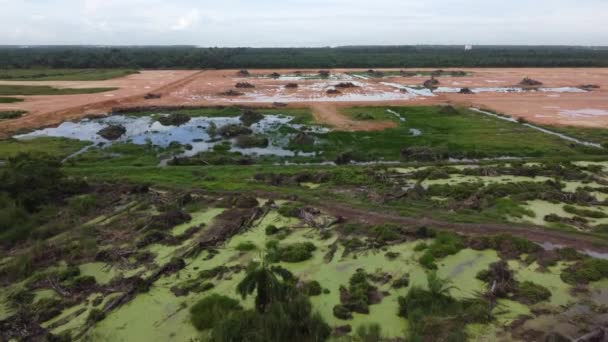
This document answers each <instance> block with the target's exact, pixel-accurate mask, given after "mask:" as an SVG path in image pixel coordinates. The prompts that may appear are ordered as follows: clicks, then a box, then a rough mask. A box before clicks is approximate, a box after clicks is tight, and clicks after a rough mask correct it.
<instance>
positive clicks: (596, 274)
mask: <svg viewBox="0 0 608 342" xmlns="http://www.w3.org/2000/svg"><path fill="white" fill-rule="evenodd" d="M561 278H562V280H563V281H565V282H566V283H570V284H587V283H589V282H592V281H598V280H602V279H603V278H608V260H602V259H592V258H587V259H585V260H583V261H580V262H578V263H576V264H574V265H572V266H570V267H568V268H566V269H565V270H563V271H562V274H561Z"/></svg>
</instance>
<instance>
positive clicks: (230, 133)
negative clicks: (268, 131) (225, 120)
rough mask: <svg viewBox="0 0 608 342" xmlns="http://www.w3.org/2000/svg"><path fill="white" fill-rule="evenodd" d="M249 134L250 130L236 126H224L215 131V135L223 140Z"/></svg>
mask: <svg viewBox="0 0 608 342" xmlns="http://www.w3.org/2000/svg"><path fill="white" fill-rule="evenodd" d="M251 133H252V131H251V129H249V128H247V127H245V126H241V125H236V124H230V125H225V126H222V127H220V128H218V129H217V134H219V135H221V136H223V137H225V138H234V137H237V136H239V135H247V134H251Z"/></svg>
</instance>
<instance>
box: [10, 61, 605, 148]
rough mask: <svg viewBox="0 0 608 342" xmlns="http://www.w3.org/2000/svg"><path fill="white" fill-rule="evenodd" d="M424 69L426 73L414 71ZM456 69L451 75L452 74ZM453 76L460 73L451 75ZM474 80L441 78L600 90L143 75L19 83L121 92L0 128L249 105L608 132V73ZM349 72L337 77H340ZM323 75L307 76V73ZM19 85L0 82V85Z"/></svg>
mask: <svg viewBox="0 0 608 342" xmlns="http://www.w3.org/2000/svg"><path fill="white" fill-rule="evenodd" d="M416 70H420V69H416ZM446 70H450V69H446ZM453 70H455V69H453ZM458 70H464V71H468V72H470V73H471V75H469V76H464V77H438V78H437V79H438V80H439V81H440V86H442V87H471V88H472V87H509V86H516V85H517V84H518V83H519V82H520V81H521V80H522V79H523V78H524V77H530V78H533V79H536V80H539V81H541V82H543V86H544V87H577V86H580V85H583V84H595V85H598V86H600V88H599V89H597V90H595V91H592V92H587V93H558V92H551V93H545V92H527V93H496V92H488V93H480V94H457V93H441V94H437V95H436V96H433V97H414V96H409V95H407V94H403V93H400V92H399V90H398V89H396V88H394V87H391V86H389V85H386V84H385V83H396V84H401V85H420V84H422V83H423V82H424V81H425V80H426V79H428V78H427V77H394V78H384V79H368V80H363V79H353V80H349V81H352V82H354V83H356V84H358V85H359V87H354V88H347V89H340V91H341V92H342V94H339V95H329V94H327V89H330V88H332V86H333V85H335V84H336V83H339V82H342V81H344V80H339V79H335V80H321V79H307V80H294V79H272V78H268V77H260V76H264V75H269V74H271V73H272V72H278V73H280V74H293V71H294V70H255V71H252V75H251V76H250V77H247V78H243V77H238V76H237V75H236V72H237V71H236V70H210V71H143V72H142V73H140V74H137V75H130V76H127V77H124V78H119V79H114V80H108V81H92V82H84V81H82V82H72V81H69V82H65V81H62V82H59V81H57V82H53V81H49V82H18V83H19V84H44V85H52V86H57V87H71V88H78V87H118V88H120V89H118V90H116V91H111V92H106V93H99V94H87V95H69V96H63V95H62V96H30V97H25V99H26V101H25V102H22V103H13V104H0V111H2V110H25V111H28V112H29V114H27V115H25V116H24V117H22V118H19V119H14V120H6V121H3V122H0V137H7V136H8V135H10V134H11V133H14V132H16V131H19V130H23V129H33V128H38V127H43V126H49V125H56V124H58V123H60V122H62V121H65V120H74V119H78V118H81V117H83V116H85V115H89V114H99V113H106V112H108V111H109V110H111V108H113V107H136V106H193V107H194V106H212V105H243V106H272V105H273V103H274V102H282V103H285V104H287V106H289V107H309V108H312V110H313V113H314V115H315V118H316V119H317V120H318V121H319V122H321V123H325V124H329V125H332V126H334V127H335V128H336V129H340V130H381V129H384V128H387V127H391V126H392V125H394V123H393V122H377V121H376V122H361V121H355V120H353V119H351V118H349V117H347V116H345V115H343V114H341V112H340V108H343V107H347V106H358V105H367V106H370V105H372V106H373V105H399V106H404V105H421V104H444V103H451V104H456V105H464V106H475V107H481V108H487V109H492V110H494V111H497V112H501V113H505V114H509V115H512V116H514V117H523V118H525V119H527V120H528V121H531V122H537V123H543V124H551V125H572V126H585V127H608V69H601V68H581V69H574V68H556V69H541V68H539V69H535V68H524V69H496V68H492V69H475V68H473V69H458ZM346 71H353V69H349V70H332V74H334V75H339V74H342V73H344V72H346ZM316 72H317V70H303V73H304V74H307V73H316ZM243 81H246V82H249V83H251V84H253V85H254V86H255V88H251V89H239V91H240V92H242V93H244V94H243V95H240V96H223V95H219V93H221V92H225V91H227V90H230V89H234V86H235V84H236V83H237V82H243ZM8 83H10V84H15V83H16V82H6V81H0V84H8ZM287 83H298V85H299V87H298V88H297V89H286V88H285V85H286V84H287ZM147 93H154V94H160V95H161V98H159V99H149V100H146V99H144V96H145V94H147Z"/></svg>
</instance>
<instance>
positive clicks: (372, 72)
mask: <svg viewBox="0 0 608 342" xmlns="http://www.w3.org/2000/svg"><path fill="white" fill-rule="evenodd" d="M367 73H368V74H369V75H370V76H372V77H378V78H381V77H384V73H383V72H382V71H378V70H374V69H369V70H367Z"/></svg>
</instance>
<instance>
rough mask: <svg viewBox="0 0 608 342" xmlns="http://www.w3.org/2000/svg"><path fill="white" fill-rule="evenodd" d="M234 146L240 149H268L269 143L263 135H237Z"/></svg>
mask: <svg viewBox="0 0 608 342" xmlns="http://www.w3.org/2000/svg"><path fill="white" fill-rule="evenodd" d="M234 144H235V145H236V146H237V147H240V148H253V147H268V144H269V141H268V138H266V137H265V136H263V135H239V136H238V137H236V140H235V142H234Z"/></svg>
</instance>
